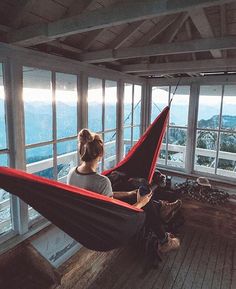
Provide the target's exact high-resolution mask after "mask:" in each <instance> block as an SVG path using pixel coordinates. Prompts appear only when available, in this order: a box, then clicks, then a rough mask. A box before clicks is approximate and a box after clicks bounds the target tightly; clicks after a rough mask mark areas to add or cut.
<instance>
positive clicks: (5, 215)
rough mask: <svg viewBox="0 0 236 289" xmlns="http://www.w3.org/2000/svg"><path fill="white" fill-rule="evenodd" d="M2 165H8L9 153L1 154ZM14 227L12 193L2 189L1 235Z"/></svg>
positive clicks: (0, 191)
mask: <svg viewBox="0 0 236 289" xmlns="http://www.w3.org/2000/svg"><path fill="white" fill-rule="evenodd" d="M0 165H1V166H8V155H7V154H0ZM11 229H12V217H11V195H10V194H9V193H8V192H6V191H4V190H2V189H0V235H1V234H4V233H7V232H8V231H9V230H11Z"/></svg>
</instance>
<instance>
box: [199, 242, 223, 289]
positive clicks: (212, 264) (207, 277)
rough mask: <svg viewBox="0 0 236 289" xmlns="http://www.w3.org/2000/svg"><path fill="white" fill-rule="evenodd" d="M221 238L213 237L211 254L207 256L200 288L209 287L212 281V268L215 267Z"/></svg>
mask: <svg viewBox="0 0 236 289" xmlns="http://www.w3.org/2000/svg"><path fill="white" fill-rule="evenodd" d="M220 243H221V240H220V238H219V237H216V238H214V240H213V246H212V249H211V254H210V257H209V262H208V266H207V269H206V273H205V277H204V280H203V284H202V289H209V288H211V284H212V281H213V275H214V270H215V267H216V261H217V256H218V250H219V248H220Z"/></svg>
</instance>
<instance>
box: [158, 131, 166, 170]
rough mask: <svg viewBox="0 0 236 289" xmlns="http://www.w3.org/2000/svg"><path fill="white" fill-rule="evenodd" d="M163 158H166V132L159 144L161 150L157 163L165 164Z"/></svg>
mask: <svg viewBox="0 0 236 289" xmlns="http://www.w3.org/2000/svg"><path fill="white" fill-rule="evenodd" d="M165 159H166V133H165V135H164V138H163V141H162V144H161V151H160V154H159V157H158V159H157V163H158V164H162V165H165V164H166V162H165Z"/></svg>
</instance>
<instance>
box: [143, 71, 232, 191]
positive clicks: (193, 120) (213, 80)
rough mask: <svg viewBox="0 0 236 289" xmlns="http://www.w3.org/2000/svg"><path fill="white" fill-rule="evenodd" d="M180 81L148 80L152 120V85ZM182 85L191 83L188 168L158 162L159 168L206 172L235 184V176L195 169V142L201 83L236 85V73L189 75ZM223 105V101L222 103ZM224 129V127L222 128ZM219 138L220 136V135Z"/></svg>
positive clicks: (186, 173) (194, 173) (187, 173)
mask: <svg viewBox="0 0 236 289" xmlns="http://www.w3.org/2000/svg"><path fill="white" fill-rule="evenodd" d="M178 82H179V79H152V80H148V85H149V87H150V89H149V91H150V96H149V98H147V100H146V101H147V105H148V106H149V107H150V109H149V119H148V123H149V124H150V120H151V107H152V96H151V92H152V87H153V86H174V85H176V84H177V83H178ZM179 85H181V86H185V85H190V99H189V116H188V130H187V134H188V135H187V136H188V138H187V145H186V159H185V163H186V168H185V169H181V168H177V167H170V166H164V165H161V164H157V166H158V168H159V169H162V170H164V171H166V172H170V173H177V174H180V175H184V176H193V177H199V176H202V175H203V174H204V176H206V177H207V178H209V179H211V180H213V181H216V182H221V183H223V184H224V183H227V184H229V185H233V186H235V178H232V177H227V176H221V175H217V174H210V173H205V172H204V173H203V172H199V171H196V170H194V160H195V143H196V132H197V117H198V103H199V93H200V86H201V85H210V86H211V85H222V86H223V85H236V75H222V76H221V75H220V76H204V77H203V76H202V77H201V76H199V77H194V78H192V77H189V78H187V77H186V78H181V79H180V84H179ZM221 106H222V103H221ZM221 131H223V129H222V130H221ZM218 138H219V136H218Z"/></svg>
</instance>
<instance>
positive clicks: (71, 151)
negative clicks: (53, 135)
mask: <svg viewBox="0 0 236 289" xmlns="http://www.w3.org/2000/svg"><path fill="white" fill-rule="evenodd" d="M77 147H78V143H77V139H75V140H69V141H63V142H59V143H58V144H57V155H58V157H57V179H58V180H60V181H62V182H66V178H65V176H67V175H68V173H69V170H70V169H71V168H73V167H75V166H77V164H78V157H77Z"/></svg>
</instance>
